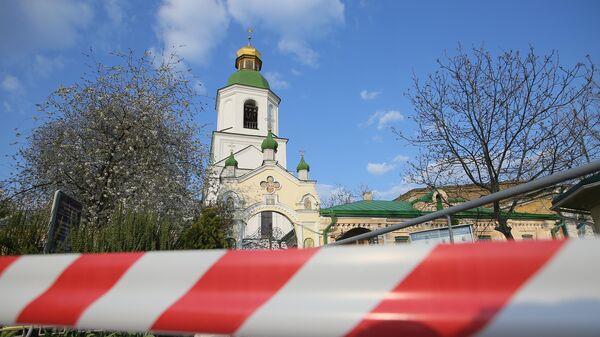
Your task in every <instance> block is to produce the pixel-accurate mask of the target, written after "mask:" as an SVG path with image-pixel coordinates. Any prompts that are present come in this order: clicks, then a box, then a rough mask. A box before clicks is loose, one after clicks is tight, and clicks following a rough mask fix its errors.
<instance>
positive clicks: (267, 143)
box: [260, 130, 279, 151]
mask: <svg viewBox="0 0 600 337" xmlns="http://www.w3.org/2000/svg"><path fill="white" fill-rule="evenodd" d="M278 146H279V144H277V141H276V140H275V139H273V133H272V132H271V130H269V133H268V134H267V138H265V139H264V140H263V142H262V144H260V148H261V149H262V150H265V149H271V150H275V151H277V147H278Z"/></svg>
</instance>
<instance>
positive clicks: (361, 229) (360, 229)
mask: <svg viewBox="0 0 600 337" xmlns="http://www.w3.org/2000/svg"><path fill="white" fill-rule="evenodd" d="M369 232H371V230H370V229H367V228H364V227H354V228H352V229H350V230H349V231H347V232H345V233H343V234H342V235H340V236H338V237H337V238H336V239H335V240H336V241H338V240H342V239H347V238H351V237H354V236H357V235H360V234H365V233H369ZM377 243H378V242H377V237H374V238H371V239H366V240H358V241H357V242H356V244H359V245H365V244H377Z"/></svg>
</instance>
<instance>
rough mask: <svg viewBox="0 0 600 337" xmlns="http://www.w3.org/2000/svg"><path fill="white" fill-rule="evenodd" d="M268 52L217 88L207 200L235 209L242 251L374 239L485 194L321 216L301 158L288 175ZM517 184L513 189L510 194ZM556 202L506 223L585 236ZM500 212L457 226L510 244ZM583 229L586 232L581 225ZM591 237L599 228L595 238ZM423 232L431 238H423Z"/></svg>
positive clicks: (473, 213)
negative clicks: (267, 73)
mask: <svg viewBox="0 0 600 337" xmlns="http://www.w3.org/2000/svg"><path fill="white" fill-rule="evenodd" d="M262 65H263V63H262V59H261V55H260V52H259V51H258V50H257V49H256V48H254V47H253V46H252V45H250V44H248V45H247V46H244V47H242V48H240V49H239V50H238V51H237V54H236V59H235V68H236V71H235V72H234V73H233V74H232V75H231V76H230V77H229V79H228V81H227V84H226V86H224V87H222V88H221V89H219V90H218V91H217V97H216V111H217V127H216V130H214V132H213V133H212V140H211V159H212V163H211V173H210V179H209V182H210V183H209V187H208V192H207V195H206V200H207V202H209V203H210V202H222V203H225V204H227V205H228V206H229V207H230V209H233V210H234V226H233V229H232V239H233V241H235V246H236V248H238V249H252V248H268V249H280V248H306V247H314V246H320V245H324V244H327V243H328V242H332V241H335V240H340V239H344V238H348V237H351V236H354V235H358V234H362V233H367V232H370V231H373V230H376V229H380V228H384V227H387V226H390V225H393V224H398V223H401V222H404V221H406V220H408V219H412V218H416V217H418V216H421V215H423V214H426V213H430V212H434V211H436V210H440V209H443V208H447V207H450V206H452V205H456V204H458V203H461V202H464V201H466V200H472V199H475V198H479V197H481V196H482V195H485V194H486V192H485V191H483V190H482V189H480V188H478V187H476V186H472V185H464V186H450V187H444V188H441V189H436V190H430V189H427V188H418V189H413V190H411V191H409V192H407V193H405V194H403V195H401V196H399V197H398V198H397V199H395V200H393V201H385V200H373V199H372V194H371V193H366V194H365V197H364V199H363V200H361V201H357V202H354V203H349V204H345V205H337V206H334V207H331V208H327V209H320V200H319V196H318V194H317V190H316V181H315V180H311V179H310V177H309V172H310V166H309V165H308V164H307V162H306V161H305V159H304V156H303V155H301V156H300V157H299V158H297V161H296V162H297V163H298V164H297V165H296V167H295V170H294V171H290V170H288V158H287V151H286V148H287V143H288V139H287V138H285V137H282V136H281V135H280V132H279V126H280V121H281V122H284V119H285V118H283V119H280V117H281V116H282V115H281V114H280V104H281V99H280V98H279V96H277V94H275V92H273V91H272V90H271V88H270V86H269V83H268V81H267V80H266V79H265V78H264V77H263V76H262V75H261V72H260V71H261V69H262ZM507 186H509V185H506V186H505V187H507ZM551 201H552V200H551V199H550V198H534V199H532V200H530V201H528V202H525V203H522V204H520V205H518V206H517V207H516V208H515V210H514V212H512V213H511V214H510V216H509V217H508V218H509V221H508V224H509V226H511V228H512V234H513V236H514V238H515V239H517V240H529V239H532V240H538V239H552V238H560V237H567V236H569V237H577V236H578V233H579V236H581V228H582V227H581V226H579V224H578V223H576V222H573V221H571V222H569V221H564V219H561V218H560V217H559V216H558V215H557V214H556V212H555V211H553V210H552V209H551V207H552V202H551ZM492 214H493V212H492V209H491V208H489V207H480V208H477V209H473V210H469V211H465V212H462V213H459V214H456V215H454V216H453V225H454V226H462V227H459V228H463V229H464V228H468V229H469V235H470V236H464V235H463V236H460V237H459V238H460V239H461V240H466V238H467V237H470V238H472V240H504V236H503V235H502V234H501V233H500V232H498V231H495V230H494V221H493V220H492ZM447 227H448V223H447V220H446V219H440V220H435V221H430V222H427V223H423V224H420V225H416V226H412V227H410V228H407V229H402V230H397V231H393V232H390V233H387V234H385V235H381V236H379V237H375V238H372V239H370V240H367V241H362V242H360V243H369V244H401V243H409V242H411V241H413V240H414V239H415V238H416V236H415V234H418V233H427V232H432V231H442V230H444V229H446V228H447ZM580 227H581V228H580ZM590 232H591V231H590ZM424 235H425V234H424Z"/></svg>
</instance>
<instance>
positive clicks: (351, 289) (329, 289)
mask: <svg viewBox="0 0 600 337" xmlns="http://www.w3.org/2000/svg"><path fill="white" fill-rule="evenodd" d="M431 249H432V248H431V247H429V246H421V247H415V248H414V249H411V250H410V251H406V250H402V249H393V250H390V249H389V248H388V247H369V248H368V251H369V253H368V254H365V247H344V249H337V248H324V249H321V250H320V251H318V252H317V253H316V254H315V256H314V257H313V259H311V260H310V261H308V262H307V263H306V265H305V266H304V267H302V269H300V271H298V273H297V274H296V275H295V276H294V277H293V278H292V279H291V280H290V281H289V282H288V283H287V284H286V285H285V286H284V287H283V288H282V289H281V290H280V291H279V292H278V293H277V294H276V295H274V296H273V298H272V299H271V300H269V301H268V302H267V303H265V305H264V306H262V307H261V308H260V309H258V310H257V312H256V313H255V314H253V315H252V316H250V318H249V319H248V320H247V321H246V322H245V323H244V325H243V326H242V327H241V328H240V330H239V331H238V333H237V334H238V335H241V336H269V335H271V334H273V331H290V332H293V334H294V335H298V336H311V335H314V333H315V327H318V331H319V335H320V336H343V335H344V334H345V333H346V332H347V331H349V330H350V329H352V327H353V326H354V325H356V324H357V322H359V321H360V320H361V319H362V317H364V315H365V314H367V313H368V312H369V311H370V310H371V309H372V308H373V307H375V306H376V305H377V303H379V302H380V301H381V300H382V299H384V298H385V297H386V296H387V294H388V292H389V291H390V290H391V289H393V288H394V287H395V285H396V284H397V283H398V282H400V281H401V280H402V279H403V278H404V277H405V275H407V274H409V273H410V272H411V271H412V269H413V268H414V267H415V266H416V265H417V264H418V263H419V261H421V260H422V259H423V258H424V257H425V256H426V255H427V254H428V253H429V252H430V251H431ZM391 266H393V267H391ZM292 308H293V310H290V309H292Z"/></svg>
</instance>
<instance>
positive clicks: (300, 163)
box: [296, 156, 310, 172]
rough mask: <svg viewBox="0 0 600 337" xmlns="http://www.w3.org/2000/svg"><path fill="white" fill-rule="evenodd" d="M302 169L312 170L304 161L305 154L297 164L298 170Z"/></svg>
mask: <svg viewBox="0 0 600 337" xmlns="http://www.w3.org/2000/svg"><path fill="white" fill-rule="evenodd" d="M300 170H307V171H310V166H308V164H307V163H306V162H305V161H304V156H302V157H301V158H300V162H299V163H298V166H296V172H298V171H300Z"/></svg>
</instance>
